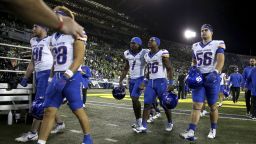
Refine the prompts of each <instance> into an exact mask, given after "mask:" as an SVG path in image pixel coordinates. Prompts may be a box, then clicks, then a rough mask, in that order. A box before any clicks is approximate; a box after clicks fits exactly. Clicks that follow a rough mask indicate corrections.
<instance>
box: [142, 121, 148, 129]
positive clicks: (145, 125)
mask: <svg viewBox="0 0 256 144" xmlns="http://www.w3.org/2000/svg"><path fill="white" fill-rule="evenodd" d="M142 125H143V127H145V128H147V121H146V120H142Z"/></svg>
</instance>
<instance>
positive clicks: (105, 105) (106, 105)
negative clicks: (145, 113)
mask: <svg viewBox="0 0 256 144" xmlns="http://www.w3.org/2000/svg"><path fill="white" fill-rule="evenodd" d="M88 104H89V105H95V106H101V107H112V108H119V109H129V110H132V108H127V107H121V106H115V105H113V104H112V105H108V104H96V103H89V102H88ZM181 111H182V110H181ZM172 113H173V114H182V115H190V113H189V114H188V113H184V112H172ZM220 118H224V119H234V120H245V121H253V120H251V119H248V118H235V117H231V116H220Z"/></svg>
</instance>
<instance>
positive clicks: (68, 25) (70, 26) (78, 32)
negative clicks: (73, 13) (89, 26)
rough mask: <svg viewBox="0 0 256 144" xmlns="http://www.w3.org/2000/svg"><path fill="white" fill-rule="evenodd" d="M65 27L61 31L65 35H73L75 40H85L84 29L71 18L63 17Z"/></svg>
mask: <svg viewBox="0 0 256 144" xmlns="http://www.w3.org/2000/svg"><path fill="white" fill-rule="evenodd" d="M62 19H63V26H62V27H61V29H60V31H61V32H62V33H64V34H70V35H73V36H74V37H75V38H79V37H81V38H84V37H85V36H86V35H84V28H83V27H82V26H81V25H79V24H78V23H77V22H76V21H75V20H73V19H71V18H70V17H66V16H62Z"/></svg>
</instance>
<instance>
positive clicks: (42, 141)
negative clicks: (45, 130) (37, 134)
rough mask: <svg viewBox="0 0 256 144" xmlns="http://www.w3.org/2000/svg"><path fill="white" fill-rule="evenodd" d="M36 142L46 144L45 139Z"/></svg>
mask: <svg viewBox="0 0 256 144" xmlns="http://www.w3.org/2000/svg"><path fill="white" fill-rule="evenodd" d="M37 143H38V144H46V141H44V140H38V141H37Z"/></svg>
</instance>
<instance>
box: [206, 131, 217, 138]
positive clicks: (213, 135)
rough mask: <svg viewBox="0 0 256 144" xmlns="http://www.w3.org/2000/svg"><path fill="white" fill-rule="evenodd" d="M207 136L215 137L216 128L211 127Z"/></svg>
mask: <svg viewBox="0 0 256 144" xmlns="http://www.w3.org/2000/svg"><path fill="white" fill-rule="evenodd" d="M207 137H208V138H210V139H214V138H215V137H216V129H210V132H209V134H208V136H207Z"/></svg>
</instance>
